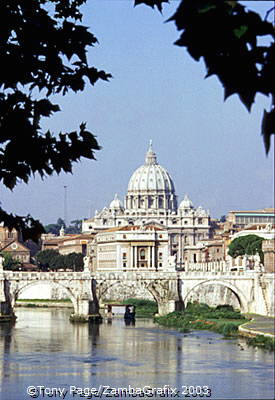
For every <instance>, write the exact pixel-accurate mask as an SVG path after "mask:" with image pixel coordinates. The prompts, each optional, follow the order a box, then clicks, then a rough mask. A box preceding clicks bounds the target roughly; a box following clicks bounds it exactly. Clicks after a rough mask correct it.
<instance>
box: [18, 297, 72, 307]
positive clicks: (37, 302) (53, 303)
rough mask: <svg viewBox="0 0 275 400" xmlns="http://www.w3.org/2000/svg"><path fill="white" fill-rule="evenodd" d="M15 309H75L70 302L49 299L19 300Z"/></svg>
mask: <svg viewBox="0 0 275 400" xmlns="http://www.w3.org/2000/svg"><path fill="white" fill-rule="evenodd" d="M15 307H30V308H36V307H38V308H55V307H60V308H73V304H72V302H71V301H70V300H66V299H65V300H47V299H22V300H17V301H16V303H15Z"/></svg>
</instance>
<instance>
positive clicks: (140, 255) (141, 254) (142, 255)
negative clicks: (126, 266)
mask: <svg viewBox="0 0 275 400" xmlns="http://www.w3.org/2000/svg"><path fill="white" fill-rule="evenodd" d="M139 258H140V259H141V260H145V249H141V250H140V252H139ZM141 266H142V267H144V265H141Z"/></svg>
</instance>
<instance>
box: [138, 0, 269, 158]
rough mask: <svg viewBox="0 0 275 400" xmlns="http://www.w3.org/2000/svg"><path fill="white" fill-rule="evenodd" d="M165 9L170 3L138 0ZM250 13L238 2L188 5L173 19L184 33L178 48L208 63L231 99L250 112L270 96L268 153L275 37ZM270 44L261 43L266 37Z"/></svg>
mask: <svg viewBox="0 0 275 400" xmlns="http://www.w3.org/2000/svg"><path fill="white" fill-rule="evenodd" d="M142 3H143V4H146V5H149V6H151V7H152V8H154V7H155V6H156V7H157V8H158V9H159V11H161V10H162V6H163V4H164V3H169V0H135V5H138V4H142ZM274 9H275V8H274V7H272V8H271V9H270V10H267V13H266V16H265V19H262V18H261V17H260V15H258V14H257V13H256V12H253V11H250V10H247V9H246V7H245V6H243V5H241V4H240V3H239V2H238V1H229V0H228V1H221V0H207V1H205V0H182V1H181V3H180V5H179V7H178V9H177V11H176V13H175V14H174V15H173V16H172V17H171V18H169V20H168V21H173V22H174V23H175V24H176V27H177V29H178V30H179V31H181V32H182V33H181V35H180V38H179V39H178V40H177V41H176V42H175V44H176V45H177V46H181V47H186V49H187V51H188V53H189V54H190V56H191V57H192V58H193V59H194V60H196V61H199V60H200V59H203V61H204V63H205V67H206V77H209V76H211V75H216V76H217V77H218V79H219V80H220V82H221V84H222V85H223V87H224V98H225V100H226V99H227V98H228V97H229V96H231V95H233V94H234V93H236V94H237V95H238V96H239V98H240V100H241V102H242V103H243V104H244V105H245V107H246V108H247V109H248V111H250V110H251V106H252V104H253V103H254V101H255V97H256V94H257V93H261V94H264V95H266V96H269V97H270V100H271V108H270V111H266V110H264V112H263V118H262V128H261V130H262V135H263V139H264V144H265V149H266V153H268V152H269V149H270V138H271V135H273V134H274V133H275V85H274V76H273V75H274V70H275V42H274V38H275V34H274V28H273V25H272V22H268V21H267V19H268V17H269V15H270V13H271V12H272V11H273V12H274ZM262 37H265V38H267V39H269V40H270V44H260V43H261V40H260V39H261V38H262Z"/></svg>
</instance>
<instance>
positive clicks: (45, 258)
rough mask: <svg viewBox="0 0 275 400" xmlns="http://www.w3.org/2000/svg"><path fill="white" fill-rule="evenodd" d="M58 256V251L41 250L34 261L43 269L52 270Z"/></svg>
mask: <svg viewBox="0 0 275 400" xmlns="http://www.w3.org/2000/svg"><path fill="white" fill-rule="evenodd" d="M59 256H60V254H59V253H58V251H56V250H53V249H49V250H41V251H39V252H38V253H37V254H36V256H35V257H36V261H37V262H38V263H39V264H40V265H41V266H43V267H49V268H54V265H55V264H56V259H57V258H58V257H59Z"/></svg>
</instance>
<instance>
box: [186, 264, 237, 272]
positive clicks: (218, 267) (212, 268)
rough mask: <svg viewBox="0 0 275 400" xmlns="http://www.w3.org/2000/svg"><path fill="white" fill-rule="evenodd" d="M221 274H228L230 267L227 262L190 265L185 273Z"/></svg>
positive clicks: (187, 265)
mask: <svg viewBox="0 0 275 400" xmlns="http://www.w3.org/2000/svg"><path fill="white" fill-rule="evenodd" d="M196 271H200V272H213V273H215V272H220V273H228V272H229V271H230V266H229V265H228V263H226V261H212V262H206V263H189V264H186V266H185V272H196Z"/></svg>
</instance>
